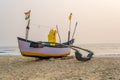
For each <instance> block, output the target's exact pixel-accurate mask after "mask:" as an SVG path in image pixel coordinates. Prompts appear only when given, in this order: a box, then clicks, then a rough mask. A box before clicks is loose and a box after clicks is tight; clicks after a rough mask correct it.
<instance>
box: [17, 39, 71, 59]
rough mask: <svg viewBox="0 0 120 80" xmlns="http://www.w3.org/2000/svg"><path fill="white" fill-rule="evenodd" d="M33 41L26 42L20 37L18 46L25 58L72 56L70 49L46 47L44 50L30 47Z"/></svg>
mask: <svg viewBox="0 0 120 80" xmlns="http://www.w3.org/2000/svg"><path fill="white" fill-rule="evenodd" d="M31 42H32V41H30V40H25V39H23V38H19V37H18V45H19V49H20V52H21V54H22V55H23V56H31V57H47V58H48V57H63V56H67V55H69V54H70V51H71V49H70V48H69V47H49V46H44V47H42V48H33V47H30V44H31Z"/></svg>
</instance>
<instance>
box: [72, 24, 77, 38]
mask: <svg viewBox="0 0 120 80" xmlns="http://www.w3.org/2000/svg"><path fill="white" fill-rule="evenodd" d="M77 24H78V23H77V22H76V24H75V28H74V32H73V35H72V39H73V37H74V35H75V32H76V27H77Z"/></svg>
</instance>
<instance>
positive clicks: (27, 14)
mask: <svg viewBox="0 0 120 80" xmlns="http://www.w3.org/2000/svg"><path fill="white" fill-rule="evenodd" d="M30 13H31V10H29V11H27V12H25V13H24V14H25V15H26V17H25V20H28V24H27V26H26V34H25V39H26V41H27V40H28V35H29V29H30V27H29V26H30Z"/></svg>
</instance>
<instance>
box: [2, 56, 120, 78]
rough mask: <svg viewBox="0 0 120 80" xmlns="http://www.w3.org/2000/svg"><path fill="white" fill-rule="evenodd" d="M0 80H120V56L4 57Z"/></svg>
mask: <svg viewBox="0 0 120 80" xmlns="http://www.w3.org/2000/svg"><path fill="white" fill-rule="evenodd" d="M0 80H120V57H93V58H92V59H91V60H90V61H87V62H81V61H77V60H76V59H75V57H71V58H58V59H49V60H42V59H37V58H30V57H23V56H0Z"/></svg>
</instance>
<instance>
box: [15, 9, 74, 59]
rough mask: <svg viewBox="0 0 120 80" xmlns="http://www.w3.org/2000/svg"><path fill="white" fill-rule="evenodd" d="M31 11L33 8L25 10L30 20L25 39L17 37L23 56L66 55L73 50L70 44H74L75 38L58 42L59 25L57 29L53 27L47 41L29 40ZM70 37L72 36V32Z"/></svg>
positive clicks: (48, 56)
mask: <svg viewBox="0 0 120 80" xmlns="http://www.w3.org/2000/svg"><path fill="white" fill-rule="evenodd" d="M30 12H31V10H29V11H27V12H25V15H26V18H25V20H27V21H28V24H27V27H26V36H25V39H24V38H20V37H18V38H17V39H18V45H19V49H20V52H21V54H22V55H23V56H29V57H42V58H50V57H64V56H67V55H69V54H70V52H71V48H70V46H69V45H72V44H73V43H74V39H73V38H72V39H71V40H70V39H68V41H67V42H65V43H61V41H60V42H59V43H57V42H56V33H58V27H57V26H56V28H57V31H54V30H53V29H52V30H50V32H49V35H48V41H47V42H41V41H39V42H35V41H32V40H28V32H29V29H30V27H29V24H30ZM68 37H69V38H70V32H69V35H68ZM59 39H60V35H59ZM60 43H61V44H60ZM66 45H67V46H66Z"/></svg>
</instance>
